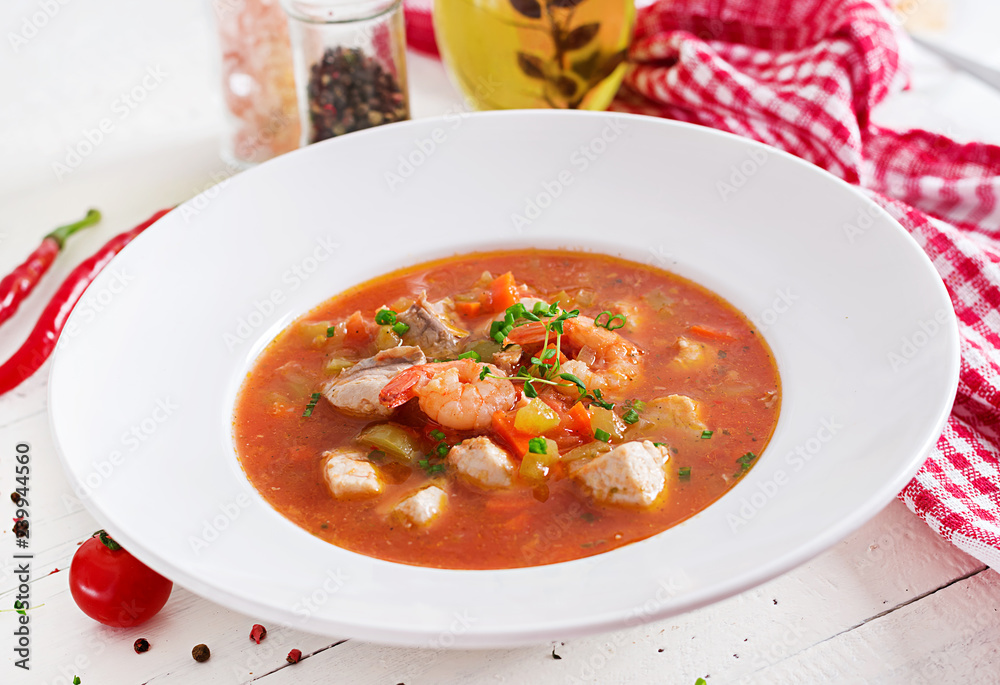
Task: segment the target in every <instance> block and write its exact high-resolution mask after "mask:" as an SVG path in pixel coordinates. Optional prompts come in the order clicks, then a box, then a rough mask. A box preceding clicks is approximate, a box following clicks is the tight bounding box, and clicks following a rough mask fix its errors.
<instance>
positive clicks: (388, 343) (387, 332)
mask: <svg viewBox="0 0 1000 685" xmlns="http://www.w3.org/2000/svg"><path fill="white" fill-rule="evenodd" d="M402 342H403V341H402V340H401V339H400V337H399V336H398V335H396V333H394V332H393V330H392V328H390V327H389V326H379V328H378V333H377V334H376V335H375V346H376V347H377V348H379V349H380V350H388V349H391V348H393V347H399V346H400V345H401V344H402Z"/></svg>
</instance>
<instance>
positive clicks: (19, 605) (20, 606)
mask: <svg viewBox="0 0 1000 685" xmlns="http://www.w3.org/2000/svg"><path fill="white" fill-rule="evenodd" d="M25 607H26V605H25V604H22V603H21V602H20V601H18V600H16V599H15V600H14V610H15V611H17V613H18V614H20V615H21V616H26V615H27V614H26V613H25V611H24V609H25Z"/></svg>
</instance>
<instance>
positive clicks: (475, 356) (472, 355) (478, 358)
mask: <svg viewBox="0 0 1000 685" xmlns="http://www.w3.org/2000/svg"><path fill="white" fill-rule="evenodd" d="M458 358H459V359H472V360H473V361H477V362H481V361H483V358H482V357H481V356H479V353H478V352H476V351H475V350H469V351H468V352H463V353H462V354H460V355H458Z"/></svg>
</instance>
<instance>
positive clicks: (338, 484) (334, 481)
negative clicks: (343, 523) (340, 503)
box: [323, 448, 382, 499]
mask: <svg viewBox="0 0 1000 685" xmlns="http://www.w3.org/2000/svg"><path fill="white" fill-rule="evenodd" d="M323 457H324V459H325V462H324V463H323V478H324V479H326V485H327V487H328V488H330V492H331V493H332V494H333V496H334V497H336V498H337V499H361V498H364V497H374V496H375V495H378V494H381V492H382V481H381V480H380V479H379V477H378V473H377V472H376V471H375V467H374V466H372V465H371V463H370V462H368V461H366V460H365V453H364V452H362V451H361V450H358V449H353V448H341V449H336V450H331V451H328V452H324V453H323Z"/></svg>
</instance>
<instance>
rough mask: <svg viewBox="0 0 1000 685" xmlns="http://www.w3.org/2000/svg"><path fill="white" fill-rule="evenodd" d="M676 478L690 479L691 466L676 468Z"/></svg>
mask: <svg viewBox="0 0 1000 685" xmlns="http://www.w3.org/2000/svg"><path fill="white" fill-rule="evenodd" d="M677 478H678V479H679V480H691V467H690V466H682V467H680V468H679V469H677Z"/></svg>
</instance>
